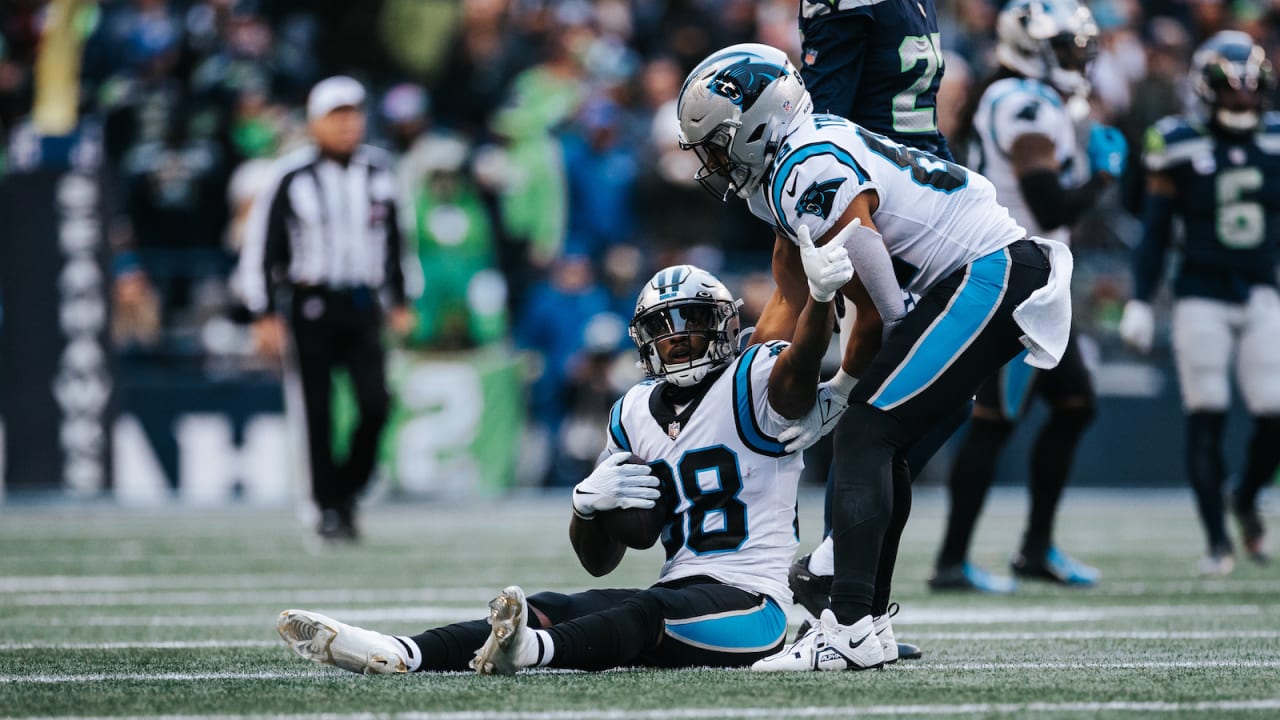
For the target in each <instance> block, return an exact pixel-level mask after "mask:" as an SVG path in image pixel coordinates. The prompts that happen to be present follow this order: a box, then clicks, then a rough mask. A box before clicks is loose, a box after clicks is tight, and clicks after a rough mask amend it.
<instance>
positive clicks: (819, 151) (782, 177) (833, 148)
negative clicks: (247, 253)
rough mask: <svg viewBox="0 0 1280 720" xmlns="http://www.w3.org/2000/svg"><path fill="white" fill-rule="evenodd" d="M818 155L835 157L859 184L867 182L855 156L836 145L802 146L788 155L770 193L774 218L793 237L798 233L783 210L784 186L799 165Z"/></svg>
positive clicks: (828, 143) (830, 143) (823, 143)
mask: <svg viewBox="0 0 1280 720" xmlns="http://www.w3.org/2000/svg"><path fill="white" fill-rule="evenodd" d="M817 155H831V156H833V157H834V158H835V159H836V160H838V161H839V162H840V164H842V165H845V166H847V167H848V168H849V169H850V170H851V171H853V174H854V175H855V176H856V177H857V178H858V183H859V184H861V183H864V182H866V181H867V174H866V173H865V172H864V171H863V170H862V166H860V165H858V161H857V160H855V159H854V158H853V155H851V154H850V153H849V151H848V150H845V149H844V148H842V147H840V146H838V145H836V144H835V143H832V142H817V143H812V144H810V145H801V146H800V147H798V148H796V149H795V150H793V151H791V154H790V155H787V158H786V159H785V160H783V161H782V164H781V165H780V166H778V172H777V173H775V174H774V176H773V186H772V189H771V191H770V192H771V196H772V198H773V215H774V217H775V218H777V220H778V224H779V226H781V227H782V228H783V229H784V230H786V231H787V232H789V233H791V234H792V235H795V234H796V231H795V230H794V229H793V228H792V227H791V225H790V224H789V223H787V214H786V213H785V212H784V211H783V210H782V190H783V186H784V185H786V182H787V177H788V176H789V175H791V171H792V170H794V169H795V167H796V166H797V165H799V164H800V163H802V162H804V161H805V160H808V159H809V158H811V157H814V156H817ZM832 179H834V178H832Z"/></svg>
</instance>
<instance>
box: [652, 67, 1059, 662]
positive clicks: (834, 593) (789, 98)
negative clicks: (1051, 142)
mask: <svg viewBox="0 0 1280 720" xmlns="http://www.w3.org/2000/svg"><path fill="white" fill-rule="evenodd" d="M812 107H813V105H812V102H811V100H810V98H809V93H808V92H807V91H806V90H805V88H804V84H803V82H802V81H801V79H800V75H799V73H798V72H797V71H796V70H795V68H794V67H792V65H791V63H790V62H789V61H788V60H787V57H786V55H785V53H783V52H782V51H780V50H777V49H776V48H771V47H768V46H765V45H756V44H746V45H734V46H731V47H729V48H726V49H724V50H721V51H718V52H716V53H713V54H712V55H711V56H710V57H708V58H707V59H706V60H704V61H703V62H702V63H700V64H699V65H698V66H697V67H696V68H694V70H693V72H692V73H691V74H690V75H689V77H688V78H687V79H686V80H685V82H684V85H683V87H682V88H681V91H680V97H679V100H678V108H677V113H678V115H679V119H680V135H681V142H682V144H683V145H684V147H686V148H688V149H692V150H695V151H696V152H697V153H698V154H699V156H700V157H701V158H702V160H703V167H702V169H701V170H700V171H699V173H698V178H699V179H700V180H702V181H703V183H704V185H706V186H708V188H709V189H711V190H712V191H713V192H714V193H715V194H717V195H718V196H720V197H722V198H726V199H727V198H728V197H729V196H730V195H737V196H738V197H740V198H742V199H745V200H747V201H748V204H749V207H750V209H751V211H752V212H753V213H754V214H755V215H756V216H758V217H760V218H761V219H763V220H764V221H766V222H768V223H770V225H772V226H773V227H774V229H775V232H776V235H777V238H776V242H775V246H774V267H773V270H774V277H775V279H777V281H778V285H779V290H778V292H776V293H775V294H774V296H773V298H772V299H771V300H770V303H769V305H768V306H767V308H766V311H765V314H764V316H763V317H762V318H761V321H760V323H759V326H758V329H757V332H765V333H778V332H780V331H779V328H787V327H790V326H791V324H792V322H793V319H794V318H795V317H796V313H797V312H798V311H799V310H800V308H802V307H804V306H805V304H806V303H807V297H808V295H809V292H808V291H807V290H806V285H810V284H812V282H813V280H814V278H813V277H812V276H811V275H810V274H809V273H808V271H807V265H809V262H808V258H809V257H810V256H812V255H813V254H814V253H818V252H820V251H821V250H823V249H825V248H826V247H828V246H829V245H830V244H835V245H837V246H842V247H843V248H844V250H845V251H847V252H848V254H849V257H850V259H851V261H852V263H853V267H854V270H855V272H856V277H855V279H854V280H853V281H851V282H850V284H849V285H847V286H846V287H845V288H844V289H843V290H844V292H845V295H846V297H848V298H849V299H850V300H851V301H852V302H853V303H854V304H855V306H856V308H857V318H856V320H855V322H854V331H853V333H852V334H851V337H850V338H849V340H848V341H847V342H848V345H847V346H846V350H845V355H844V362H843V367H842V369H841V371H840V372H838V373H837V375H836V377H835V378H833V379H832V380H831V381H830V382H829V383H826V384H824V386H823V388H822V389H821V391H820V393H819V402H818V404H817V405H816V406H815V408H814V410H813V411H812V412H811V413H810V414H809V415H808V416H806V418H805V422H804V423H802V424H801V425H799V426H798V427H799V428H800V429H799V430H798V431H797V432H798V434H799V435H802V436H803V435H806V434H808V435H810V436H811V437H812V438H813V439H816V437H817V436H819V435H820V434H821V432H822V431H823V429H824V428H829V427H830V426H831V425H832V424H834V425H835V442H834V447H835V483H836V486H835V495H834V502H833V507H832V516H833V517H832V526H833V530H832V538H833V540H834V545H835V576H834V579H833V582H832V586H831V596H830V606H829V608H827V609H826V610H823V611H822V613H821V616H820V617H819V619H818V622H817V623H815V624H814V625H813V626H812V627H811V628H810V629H809V631H808V632H807V633H805V634H804V635H803V636H801V637H800V638H799V639H798V640H797V641H796V642H795V643H794V644H793V645H792V646H790V647H788V648H787V649H786V650H785V651H783V652H781V653H779V654H777V655H774V656H771V657H769V658H766V659H764V660H761V661H760V662H758V663H756V664H755V665H754V666H753V668H754V669H758V670H837V669H854V670H859V669H865V668H868V667H877V666H879V665H881V664H882V663H884V662H885V657H884V655H883V651H882V648H881V647H880V645H879V644H878V643H866V642H862V640H863V639H865V638H866V637H867V636H868V632H870V631H873V629H879V628H881V627H884V628H886V630H887V633H886V634H891V633H892V630H891V627H890V625H889V619H888V607H889V593H890V581H891V579H892V576H893V566H894V563H895V561H896V558H897V548H898V541H899V539H900V536H901V533H902V529H903V527H904V526H905V524H906V519H907V515H908V513H909V511H910V504H911V486H910V479H909V471H908V468H907V465H906V462H905V460H904V457H905V454H904V450H905V449H906V448H907V447H909V446H910V445H911V444H912V443H913V442H914V441H916V440H917V439H918V438H920V437H921V435H923V434H924V433H925V432H926V431H928V430H929V429H930V428H932V427H933V426H934V425H936V424H937V423H938V422H939V421H940V420H942V419H943V418H945V417H946V415H947V414H948V413H950V412H953V411H954V410H955V409H956V408H957V407H959V406H961V405H962V404H964V403H966V402H968V400H969V399H970V398H971V397H972V396H973V394H974V392H975V391H976V390H977V388H978V386H979V385H980V384H981V383H982V381H983V380H985V379H986V378H987V377H988V376H990V375H991V374H992V373H993V372H995V371H996V370H997V369H998V368H999V367H1000V366H1001V365H1003V364H1005V363H1007V362H1009V361H1010V360H1012V359H1013V358H1014V357H1015V356H1016V355H1018V354H1019V353H1020V352H1021V351H1022V350H1023V349H1024V346H1025V347H1026V348H1027V349H1029V350H1030V351H1031V352H1030V353H1029V355H1028V356H1027V362H1029V363H1032V364H1034V365H1036V366H1037V367H1046V368H1047V367H1053V366H1054V365H1056V364H1057V362H1058V360H1059V359H1060V358H1061V357H1062V353H1063V351H1064V349H1065V346H1066V343H1067V336H1068V334H1069V327H1070V321H1071V311H1070V294H1069V293H1070V290H1069V282H1070V275H1071V255H1070V252H1069V251H1068V250H1067V249H1066V247H1065V246H1064V245H1062V244H1061V243H1058V242H1054V241H1050V240H1039V239H1036V240H1034V241H1033V240H1031V239H1028V237H1027V233H1026V231H1025V230H1024V229H1023V228H1021V227H1020V226H1019V225H1018V224H1017V223H1016V222H1014V221H1013V220H1012V219H1011V218H1010V217H1009V213H1008V211H1007V210H1005V209H1004V208H1003V207H1001V206H1000V205H999V204H998V203H997V202H996V200H995V188H993V187H992V185H991V183H990V181H988V180H987V179H986V178H984V177H982V176H981V175H978V174H976V173H972V172H969V171H968V170H966V169H964V168H962V167H960V166H958V165H955V164H953V163H949V162H945V161H943V160H940V159H938V158H936V157H934V156H933V155H930V154H928V153H926V152H924V151H921V150H917V149H913V148H907V147H904V146H902V145H899V144H897V143H894V142H892V141H890V140H888V139H887V138H885V137H883V136H880V135H876V134H875V133H871V132H869V131H867V130H865V129H863V128H860V127H858V126H857V125H855V124H853V123H851V122H849V121H848V120H845V119H843V118H840V117H836V116H834V115H824V114H814V113H812ZM881 233H883V234H881ZM814 245H818V246H819V247H817V248H814V247H813V246H814ZM904 289H905V290H907V291H908V292H911V293H914V294H916V295H919V296H920V301H919V303H918V305H917V306H916V307H915V309H913V310H912V311H911V312H910V313H908V312H907V308H906V306H905V303H904V302H903V294H902V292H903V290H904ZM783 332H785V331H783ZM857 377H861V381H857V380H855V379H854V378H857ZM846 405H847V410H844V412H843V417H840V415H841V413H840V411H841V410H842V409H843V408H844V407H845V406H846ZM836 418H839V420H838V422H836V421H835V419H836ZM811 430H812V432H811ZM793 434H795V433H787V434H786V435H785V436H784V439H785V438H788V437H792V435H793ZM882 637H883V635H882Z"/></svg>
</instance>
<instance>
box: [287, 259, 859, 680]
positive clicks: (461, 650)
mask: <svg viewBox="0 0 1280 720" xmlns="http://www.w3.org/2000/svg"><path fill="white" fill-rule="evenodd" d="M810 250H811V251H812V252H810V253H807V254H806V271H807V272H808V274H809V275H810V276H811V277H812V278H813V281H812V283H811V293H812V296H811V299H810V300H809V301H808V302H807V303H806V304H805V307H804V310H803V312H802V313H801V319H800V322H799V325H798V328H797V331H796V333H795V336H794V342H793V343H791V344H787V343H785V342H771V343H768V344H764V345H752V346H751V347H749V348H747V349H746V350H745V351H743V352H741V353H739V351H738V333H739V323H738V305H739V301H737V300H735V299H734V297H733V296H732V295H731V294H730V293H729V291H728V289H727V288H725V286H724V285H723V284H722V283H721V282H720V281H719V280H717V279H716V278H715V277H714V276H712V275H711V274H710V273H708V272H706V271H704V270H701V269H699V268H696V267H693V266H691V265H678V266H675V267H670V268H667V269H665V270H662V271H660V272H658V273H657V274H656V275H654V276H653V278H652V279H651V280H649V282H648V283H647V284H646V285H645V288H644V290H643V291H642V292H641V293H640V297H639V300H638V301H637V303H636V312H635V317H634V319H633V320H632V321H631V337H632V339H633V340H634V341H635V343H636V347H637V348H638V349H639V351H640V359H641V362H642V364H643V365H644V367H645V369H646V370H647V372H648V374H649V379H648V380H646V381H644V382H642V383H640V384H639V385H637V386H636V387H634V388H632V389H631V390H630V391H629V392H627V394H626V395H625V396H623V397H622V399H621V400H619V401H618V402H617V403H616V404H615V405H614V407H613V411H612V413H611V414H610V422H609V428H608V432H607V434H606V438H607V441H606V448H605V451H604V453H602V455H601V458H602V459H601V461H600V463H599V464H598V465H597V467H596V469H595V470H594V471H593V472H592V473H591V475H590V476H589V477H587V478H586V479H585V480H583V481H582V482H581V483H579V484H578V486H577V487H575V488H574V492H573V518H572V520H571V521H570V526H569V534H570V539H571V541H572V543H573V547H574V550H575V551H576V552H577V555H578V559H579V561H580V562H581V563H582V565H583V567H584V568H586V569H587V571H588V572H590V573H591V574H592V575H596V576H600V575H604V574H606V573H608V572H610V571H612V570H613V569H614V568H615V567H617V565H618V563H619V562H620V561H621V559H622V556H623V553H624V552H625V550H626V547H625V546H624V545H623V544H622V542H620V541H619V540H618V539H616V537H615V536H612V535H610V534H609V532H608V530H607V529H606V528H608V527H610V526H609V525H608V522H609V521H610V519H611V517H615V518H616V517H617V515H616V514H615V512H614V511H626V512H630V513H634V512H635V511H636V510H637V509H639V510H645V509H652V512H654V513H656V514H658V515H659V520H660V522H658V523H655V524H654V527H653V531H652V533H651V534H650V536H649V537H648V538H647V539H642V541H639V542H637V541H635V540H634V539H633V540H632V541H631V544H632V546H644V547H647V546H648V545H652V544H653V543H654V542H655V541H656V540H657V539H658V536H659V531H661V537H662V543H663V546H664V547H665V549H666V556H667V561H666V564H665V565H663V567H662V573H661V576H660V577H659V578H658V583H657V584H656V585H654V586H652V587H650V588H648V589H646V590H621V589H620V590H589V591H586V592H581V593H575V594H572V595H564V594H560V593H551V592H544V593H538V594H536V595H531V596H529V597H528V598H527V599H526V597H525V594H524V592H523V591H522V590H521V589H520V588H519V587H515V586H512V587H508V588H507V589H505V590H503V591H502V593H501V594H500V595H498V597H497V598H495V599H494V600H493V601H492V602H491V603H490V604H489V608H490V614H489V618H488V621H487V622H486V621H485V620H476V621H472V622H464V623H457V624H454V625H449V626H447V627H441V628H436V629H434V630H428V631H426V632H424V633H422V634H420V635H416V636H413V637H393V636H390V635H384V634H382V633H378V632H374V631H372V630H364V629H361V628H357V627H352V626H350V625H347V624H345V623H341V622H338V621H337V620H333V619H331V618H328V617H325V616H323V615H319V614H317V613H313V612H308V611H304V610H287V611H285V612H284V613H282V614H281V615H280V618H279V621H278V628H279V631H280V635H281V637H282V638H284V640H285V642H287V643H288V644H289V646H290V647H291V648H293V650H294V651H295V652H297V653H298V654H299V655H301V656H302V657H304V658H307V659H309V660H312V661H314V662H317V663H322V664H326V665H336V666H338V667H340V668H342V669H344V670H350V671H352V672H358V673H397V672H415V671H424V670H432V671H459V670H465V669H467V667H468V666H470V667H473V668H475V669H476V670H477V671H479V672H480V673H482V674H491V673H498V674H512V673H514V672H516V671H517V670H519V669H520V668H525V667H534V666H551V667H558V668H576V669H581V670H604V669H608V668H612V667H619V666H636V665H639V666H650V667H687V666H714V667H734V666H747V665H750V664H751V663H753V662H755V661H756V660H759V659H760V658H763V657H765V656H766V655H769V654H771V653H773V652H776V651H777V650H778V649H779V648H781V647H782V645H783V640H784V639H785V637H786V632H787V617H786V608H787V606H788V605H789V604H790V599H791V592H790V590H788V588H787V567H788V565H789V564H790V562H791V558H792V556H793V555H794V553H795V550H796V547H797V538H796V525H795V521H796V515H795V506H796V487H797V484H798V481H799V478H800V471H801V469H802V468H803V464H804V461H803V459H802V457H801V456H800V455H798V454H790V453H787V452H786V451H785V449H784V448H783V445H782V443H780V442H779V441H778V440H777V435H778V434H779V433H780V432H781V431H782V430H783V429H784V428H785V427H787V425H788V418H792V419H794V418H798V417H801V416H803V415H804V414H805V413H807V412H808V411H809V410H810V409H811V408H812V407H813V404H814V399H815V397H816V393H817V386H818V371H819V366H820V364H821V358H822V355H823V352H824V351H825V350H826V347H827V343H828V342H829V341H830V336H831V328H832V325H833V323H834V319H835V311H834V309H833V304H832V302H831V299H832V298H833V297H834V296H835V294H836V292H837V291H838V290H839V289H840V288H841V287H842V286H843V285H844V284H845V283H846V282H848V281H849V279H850V278H851V277H852V275H853V269H852V266H851V264H850V262H849V258H848V255H847V254H846V253H845V252H844V251H843V249H842V248H839V247H834V246H833V247H832V248H831V249H830V250H821V249H815V248H812V246H811V245H810ZM635 456H639V457H641V458H644V459H645V460H646V461H647V464H640V462H639V461H637V460H634V459H633V458H634V457H635ZM664 525H665V527H664ZM615 527H616V526H615ZM870 644H873V643H868V645H870ZM874 644H876V645H877V650H879V647H878V643H874Z"/></svg>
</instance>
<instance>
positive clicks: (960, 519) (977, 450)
mask: <svg viewBox="0 0 1280 720" xmlns="http://www.w3.org/2000/svg"><path fill="white" fill-rule="evenodd" d="M1012 431H1013V423H1010V422H1006V421H1004V420H991V419H988V418H977V417H975V418H973V420H972V421H970V423H969V432H968V434H967V435H965V439H964V445H962V446H961V447H960V452H959V453H957V454H956V461H955V464H954V465H953V466H952V467H951V478H950V486H949V491H950V493H951V510H950V512H949V513H948V515H947V532H946V534H945V535H944V536H943V538H944V539H943V541H942V549H941V550H939V551H938V562H937V565H938V567H940V568H943V567H948V566H951V565H959V564H960V563H962V562H964V561H965V559H967V558H968V557H969V543H970V542H972V540H973V530H974V528H975V527H976V526H977V524H978V517H979V516H980V515H981V514H982V506H983V505H984V504H985V503H986V499H987V491H988V490H990V489H991V483H992V482H993V481H994V480H995V475H996V461H997V460H998V459H999V458H1000V450H1001V449H1002V448H1003V447H1004V444H1005V442H1006V441H1008V439H1009V433H1011V432H1012Z"/></svg>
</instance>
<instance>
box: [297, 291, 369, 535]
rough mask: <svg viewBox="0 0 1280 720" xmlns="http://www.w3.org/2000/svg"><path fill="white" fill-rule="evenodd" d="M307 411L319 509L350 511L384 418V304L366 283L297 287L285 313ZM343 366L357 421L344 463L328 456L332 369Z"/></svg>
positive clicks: (366, 476)
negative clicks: (337, 287) (341, 287)
mask: <svg viewBox="0 0 1280 720" xmlns="http://www.w3.org/2000/svg"><path fill="white" fill-rule="evenodd" d="M290 316H291V317H290V320H291V326H292V330H293V341H294V347H295V348H296V350H297V356H298V371H299V374H300V375H301V377H302V394H303V403H304V405H305V409H306V415H307V447H308V454H309V457H310V461H311V490H312V494H313V496H314V497H315V501H316V504H317V505H319V506H320V509H321V510H340V511H343V512H349V511H350V510H351V508H352V506H353V504H354V502H355V497H356V495H357V494H358V493H359V492H360V491H361V490H363V489H364V486H365V485H366V484H367V483H368V482H369V475H370V474H371V473H372V472H373V465H374V462H375V460H376V455H377V450H378V438H379V435H380V434H381V433H382V427H383V425H385V424H386V421H387V413H388V408H389V405H390V401H389V398H388V395H387V380H386V370H385V362H386V354H385V352H384V350H383V348H382V310H381V308H380V307H379V306H378V298H377V295H376V294H375V293H374V292H373V291H372V290H370V289H368V288H354V289H350V290H329V289H324V288H313V287H301V286H298V287H295V288H294V292H293V306H292V309H291V313H290ZM340 366H341V367H345V368H346V369H347V373H348V374H349V375H350V377H351V386H352V388H353V389H354V390H355V396H356V405H357V407H358V409H359V412H360V421H359V423H358V424H357V425H356V428H355V431H354V433H353V434H352V436H351V438H350V442H349V444H348V447H349V452H348V454H347V458H346V461H345V462H342V463H338V462H337V461H335V459H334V457H333V414H332V411H331V398H332V396H333V370H334V368H336V367H340Z"/></svg>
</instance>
